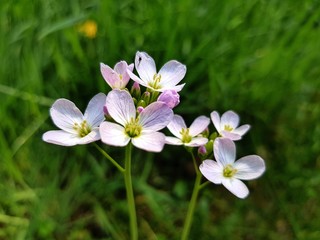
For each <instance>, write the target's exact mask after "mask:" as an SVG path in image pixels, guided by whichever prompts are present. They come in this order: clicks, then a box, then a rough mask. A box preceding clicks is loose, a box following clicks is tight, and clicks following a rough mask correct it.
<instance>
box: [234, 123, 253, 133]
mask: <svg viewBox="0 0 320 240" xmlns="http://www.w3.org/2000/svg"><path fill="white" fill-rule="evenodd" d="M249 129H250V125H249V124H245V125H242V126H240V127H238V128H236V129H234V130H233V131H232V132H234V133H236V134H239V135H240V136H243V135H244V134H245V133H246V132H248V131H249Z"/></svg>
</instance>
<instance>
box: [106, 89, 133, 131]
mask: <svg viewBox="0 0 320 240" xmlns="http://www.w3.org/2000/svg"><path fill="white" fill-rule="evenodd" d="M106 107H107V109H108V112H109V114H110V116H111V117H112V118H113V119H114V120H115V121H116V122H118V123H120V124H121V125H122V126H125V125H126V124H127V123H128V122H130V121H131V118H134V119H135V118H136V108H135V106H134V103H133V100H132V97H131V95H130V94H129V93H128V92H127V91H125V90H118V89H115V90H112V91H111V92H109V94H108V96H107V100H106Z"/></svg>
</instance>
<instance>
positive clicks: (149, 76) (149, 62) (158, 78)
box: [128, 52, 187, 92]
mask: <svg viewBox="0 0 320 240" xmlns="http://www.w3.org/2000/svg"><path fill="white" fill-rule="evenodd" d="M135 67H136V70H137V72H138V74H139V76H140V77H138V76H136V75H135V74H133V73H132V72H130V71H128V74H129V76H130V77H131V78H132V80H134V81H136V82H138V83H139V84H140V85H142V86H145V87H147V88H149V89H152V90H153V91H157V92H163V91H165V90H175V91H176V92H179V91H181V89H182V88H183V86H184V84H181V85H177V84H178V83H179V82H180V81H181V80H182V79H183V78H184V76H185V74H186V71H187V68H186V66H185V65H183V64H181V63H180V62H178V61H175V60H171V61H169V62H167V63H166V64H165V65H164V66H163V67H162V68H161V69H160V70H159V72H157V69H156V64H155V62H154V60H153V58H152V57H150V56H149V55H148V54H147V53H145V52H137V53H136V58H135Z"/></svg>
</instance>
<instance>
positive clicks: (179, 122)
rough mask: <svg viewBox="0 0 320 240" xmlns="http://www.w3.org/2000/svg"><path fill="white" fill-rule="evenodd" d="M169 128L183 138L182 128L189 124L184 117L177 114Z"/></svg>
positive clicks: (175, 134)
mask: <svg viewBox="0 0 320 240" xmlns="http://www.w3.org/2000/svg"><path fill="white" fill-rule="evenodd" d="M167 128H168V129H169V131H170V132H171V133H172V134H173V135H174V136H176V137H177V138H180V139H181V138H182V135H181V130H182V128H184V129H186V128H187V126H186V123H185V121H184V120H183V118H182V117H181V116H180V115H177V114H175V115H174V116H173V118H172V120H171V122H170V123H169V124H168V126H167Z"/></svg>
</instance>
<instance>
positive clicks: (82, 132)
mask: <svg viewBox="0 0 320 240" xmlns="http://www.w3.org/2000/svg"><path fill="white" fill-rule="evenodd" d="M73 129H74V130H76V131H77V132H78V135H79V137H85V136H87V135H88V134H89V133H90V132H91V127H90V126H89V125H88V123H87V121H86V120H84V121H83V122H82V123H81V124H80V125H79V124H78V123H74V124H73Z"/></svg>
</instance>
